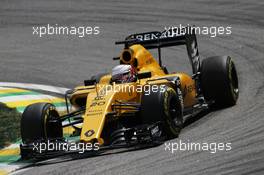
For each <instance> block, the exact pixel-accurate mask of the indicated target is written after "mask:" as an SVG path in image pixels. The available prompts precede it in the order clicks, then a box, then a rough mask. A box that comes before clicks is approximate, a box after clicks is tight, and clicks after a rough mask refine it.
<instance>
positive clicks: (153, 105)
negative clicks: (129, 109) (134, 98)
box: [140, 85, 183, 138]
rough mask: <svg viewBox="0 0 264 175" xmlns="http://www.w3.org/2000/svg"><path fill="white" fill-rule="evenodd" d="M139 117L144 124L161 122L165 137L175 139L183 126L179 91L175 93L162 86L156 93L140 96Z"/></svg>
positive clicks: (169, 88) (151, 92)
mask: <svg viewBox="0 0 264 175" xmlns="http://www.w3.org/2000/svg"><path fill="white" fill-rule="evenodd" d="M150 88H151V87H150ZM178 90H179V91H178ZM140 115H141V119H142V122H143V123H144V124H145V123H146V124H153V123H156V122H158V121H161V122H162V123H163V128H164V132H165V133H166V135H167V136H168V137H169V138H174V137H177V136H178V135H179V133H180V131H181V129H182V126H183V102H182V96H181V93H180V89H177V92H176V91H175V90H174V89H173V88H171V87H168V86H163V85H162V86H159V89H158V91H155V92H153V91H150V93H145V94H142V97H141V112H140Z"/></svg>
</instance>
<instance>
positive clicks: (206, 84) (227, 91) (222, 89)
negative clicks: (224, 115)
mask: <svg viewBox="0 0 264 175" xmlns="http://www.w3.org/2000/svg"><path fill="white" fill-rule="evenodd" d="M201 88H202V92H203V94H204V97H205V99H206V100H207V101H214V102H215V104H216V106H219V107H227V106H232V105H235V104H236V102H237V99H238V95H239V89H238V77H237V72H236V67H235V64H234V62H233V61H232V59H231V57H230V56H214V57H209V58H206V59H204V60H203V61H202V66H201Z"/></svg>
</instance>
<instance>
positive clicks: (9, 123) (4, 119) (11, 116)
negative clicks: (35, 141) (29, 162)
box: [0, 103, 21, 149]
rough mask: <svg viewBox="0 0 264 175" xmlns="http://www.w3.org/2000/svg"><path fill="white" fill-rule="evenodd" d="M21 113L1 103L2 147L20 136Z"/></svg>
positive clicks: (0, 130) (0, 142)
mask: <svg viewBox="0 0 264 175" xmlns="http://www.w3.org/2000/svg"><path fill="white" fill-rule="evenodd" d="M20 119H21V114H20V113H19V112H18V111H17V110H16V109H15V108H9V107H7V106H6V105H5V104H3V103H0V149H1V148H3V147H5V146H7V145H9V144H10V143H13V142H16V141H17V140H18V139H19V138H20Z"/></svg>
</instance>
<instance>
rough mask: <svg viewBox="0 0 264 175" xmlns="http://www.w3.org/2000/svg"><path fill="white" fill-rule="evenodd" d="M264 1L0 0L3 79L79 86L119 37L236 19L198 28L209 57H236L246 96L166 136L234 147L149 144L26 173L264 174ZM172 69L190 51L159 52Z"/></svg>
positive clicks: (182, 66) (181, 66)
mask: <svg viewBox="0 0 264 175" xmlns="http://www.w3.org/2000/svg"><path fill="white" fill-rule="evenodd" d="M263 9H264V2H263V1H260V0H259V1H257V0H252V1H248V0H241V1H232V2H231V1H227V0H225V1H220V0H218V1H209V0H198V1H194V0H186V1H181V2H178V1H177V2H176V1H173V0H170V1H158V0H146V1H133V0H130V1H123V0H119V1H102V0H97V1H91V2H87V1H78V2H77V1H66V0H62V1H58V0H46V1H36V0H20V1H16V2H15V1H9V0H6V1H2V2H1V6H0V17H1V18H0V32H1V35H0V60H1V64H0V70H1V73H0V81H10V82H26V83H41V84H48V85H55V86H64V87H69V88H71V87H74V86H75V85H78V84H82V81H83V80H84V79H87V78H89V77H90V76H91V75H92V74H94V73H95V72H102V71H108V70H110V68H111V67H112V66H114V65H115V64H117V63H116V62H114V61H112V60H111V58H112V57H114V56H117V55H118V54H119V51H120V49H121V48H122V47H121V46H115V45H114V41H116V40H120V39H123V38H124V37H125V36H126V35H128V34H130V33H136V32H146V31H151V30H162V29H163V28H164V27H165V26H177V25H179V24H184V25H186V24H194V25H197V26H232V34H231V35H228V36H227V35H225V36H219V37H215V38H212V37H210V36H208V35H199V36H198V44H199V49H200V55H201V56H202V57H207V56H213V55H230V56H232V58H233V59H234V61H235V63H236V66H237V70H238V74H239V83H240V84H239V85H240V86H239V88H240V98H239V101H238V104H237V105H236V106H234V107H231V108H228V109H223V110H218V111H214V112H212V113H209V114H207V115H205V116H203V117H202V118H199V119H197V120H196V121H194V122H191V123H189V124H188V125H187V126H186V127H185V128H184V129H183V130H182V132H181V134H180V136H179V138H177V139H174V140H170V141H168V142H171V143H172V142H179V140H180V139H181V140H182V141H188V140H189V141H190V142H209V143H210V142H217V143H220V142H231V143H232V150H230V151H227V152H225V151H218V152H216V153H215V154H212V153H209V152H208V151H176V152H174V154H171V153H170V152H168V151H165V150H164V148H165V146H164V145H161V146H158V147H154V148H151V149H145V150H138V151H132V152H124V153H119V154H110V155H105V156H98V157H92V158H87V159H79V160H73V161H66V162H60V163H56V164H48V165H42V166H36V167H33V168H29V169H27V170H26V172H22V173H25V174H46V173H49V174H143V173H144V174H263V173H264V164H263V162H264V147H263V145H264V127H263V124H264V116H263V114H264V100H263V98H264V58H263V51H264V38H263V37H264V32H263V29H264V20H263V17H264V16H263V15H264V14H263ZM48 23H49V24H56V23H57V24H61V25H75V26H78V25H81V26H83V25H87V26H89V25H90V26H95V25H97V26H99V27H100V35H98V36H90V37H88V38H85V39H84V38H78V37H65V36H57V37H44V38H38V37H36V36H33V35H32V26H35V25H46V24H48ZM162 55H163V58H164V62H165V64H167V65H169V66H168V68H169V70H170V71H173V70H175V71H187V72H189V70H190V68H191V67H190V65H189V62H188V60H187V56H186V51H185V48H170V49H166V50H164V51H163V52H162Z"/></svg>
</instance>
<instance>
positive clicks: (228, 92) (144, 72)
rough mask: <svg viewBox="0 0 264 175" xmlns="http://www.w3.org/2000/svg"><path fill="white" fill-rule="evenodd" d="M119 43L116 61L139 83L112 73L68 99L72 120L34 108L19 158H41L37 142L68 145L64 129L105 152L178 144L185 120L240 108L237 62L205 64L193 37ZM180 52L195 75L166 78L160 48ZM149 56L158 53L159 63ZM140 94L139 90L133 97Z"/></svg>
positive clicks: (151, 35) (173, 34)
mask: <svg viewBox="0 0 264 175" xmlns="http://www.w3.org/2000/svg"><path fill="white" fill-rule="evenodd" d="M187 31H191V30H187ZM116 44H123V45H124V49H123V50H122V51H121V54H120V56H119V57H116V58H114V60H118V61H119V64H126V65H131V66H133V67H134V68H135V69H136V70H137V78H136V80H135V81H133V82H129V83H121V84H120V83H115V82H113V80H112V77H111V73H101V74H97V75H95V76H92V77H91V78H90V79H88V80H85V81H84V85H82V86H78V87H76V88H74V89H72V90H70V91H68V92H67V93H66V94H65V100H66V104H67V114H65V115H62V116H60V115H59V113H58V112H57V110H56V108H55V107H54V106H53V105H52V104H49V103H36V104H32V105H29V106H28V107H27V108H26V109H25V111H24V113H23V115H22V118H21V137H22V142H23V143H22V144H21V145H20V148H21V155H22V158H32V157H34V156H35V155H36V154H37V153H36V152H35V151H33V150H32V147H33V145H34V143H39V142H47V141H51V142H52V141H53V142H55V141H56V142H58V141H61V142H66V141H65V139H64V138H63V128H65V127H69V126H70V127H72V128H73V129H74V134H75V136H78V140H77V142H78V143H97V144H98V145H99V147H100V148H102V149H103V148H117V147H118V148H120V147H130V146H135V145H141V144H143V145H144V144H150V143H156V142H159V141H161V140H163V139H170V138H175V137H177V136H178V135H179V133H180V130H181V129H182V127H183V118H184V116H186V115H193V114H196V113H198V112H200V111H201V110H204V109H208V108H210V107H211V106H222V107H228V106H232V105H235V104H236V102H237V99H238V95H239V89H238V77H237V72H236V68H235V64H234V62H233V60H232V59H231V57H230V56H213V57H209V58H205V59H203V60H201V58H200V56H199V52H198V45H197V39H196V35H195V32H194V31H193V32H191V33H179V31H176V30H175V29H169V30H166V31H163V32H148V33H139V34H133V35H130V36H128V37H126V39H125V40H124V41H120V42H116ZM178 45H185V46H186V48H187V55H188V57H189V61H190V63H191V66H192V75H188V74H186V73H182V72H179V73H169V72H168V70H167V68H166V67H165V66H163V65H162V59H161V54H160V53H161V49H162V48H163V47H171V46H178ZM149 49H158V53H159V54H158V59H157V60H156V59H155V58H154V57H153V56H152V54H151V53H150V51H149ZM123 87H126V88H127V87H128V88H129V89H128V90H127V89H126V88H125V89H126V90H124V88H123ZM138 87H141V90H135V89H137V88H138ZM131 88H132V90H131ZM153 88H154V89H155V91H154V90H153ZM133 89H134V90H133ZM150 89H152V90H150ZM70 106H73V107H74V110H73V111H70ZM66 121H67V122H66Z"/></svg>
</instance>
